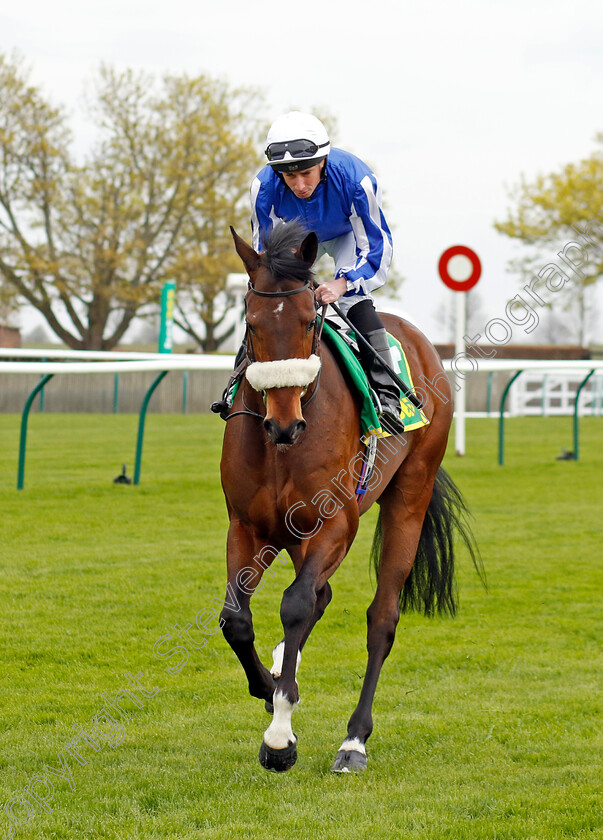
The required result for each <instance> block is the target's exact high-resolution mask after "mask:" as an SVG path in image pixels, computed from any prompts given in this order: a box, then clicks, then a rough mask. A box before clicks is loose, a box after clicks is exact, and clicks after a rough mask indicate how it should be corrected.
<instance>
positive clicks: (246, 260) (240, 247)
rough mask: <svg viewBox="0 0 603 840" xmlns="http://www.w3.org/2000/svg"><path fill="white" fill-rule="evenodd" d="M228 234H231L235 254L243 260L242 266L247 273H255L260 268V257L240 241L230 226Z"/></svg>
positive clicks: (242, 240) (243, 241)
mask: <svg viewBox="0 0 603 840" xmlns="http://www.w3.org/2000/svg"><path fill="white" fill-rule="evenodd" d="M230 232H231V233H232V238H233V239H234V244H235V248H236V251H237V254H238V255H239V256H240V258H241V259H242V260H243V265H244V266H245V268H246V269H247V273H248V274H251V273H252V272H254V271H257V270H258V268H259V266H260V255H259V254H258V253H256V251H254V250H253V248H252V247H251V245H248V244H247V242H245V240H244V239H241V237H240V236H239V234H238V233H237V232H236V230H235V229H234V228H233V226H232V225H231V226H230Z"/></svg>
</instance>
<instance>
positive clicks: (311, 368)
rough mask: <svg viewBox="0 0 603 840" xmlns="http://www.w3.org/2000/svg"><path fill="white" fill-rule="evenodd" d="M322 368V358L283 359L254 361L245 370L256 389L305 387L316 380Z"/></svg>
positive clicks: (313, 356) (248, 379)
mask: <svg viewBox="0 0 603 840" xmlns="http://www.w3.org/2000/svg"><path fill="white" fill-rule="evenodd" d="M319 370H320V359H319V358H318V356H316V355H315V354H312V355H311V356H310V358H309V359H281V360H279V361H276V362H252V364H250V365H249V367H248V368H247V370H246V371H245V376H246V377H247V381H248V382H249V384H250V385H251V387H252V388H255V390H256V391H268V390H270V388H292V387H299V388H304V387H305V386H306V385H309V384H310V382H314V380H315V379H316V376H317V374H318V371H319Z"/></svg>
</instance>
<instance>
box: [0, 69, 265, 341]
mask: <svg viewBox="0 0 603 840" xmlns="http://www.w3.org/2000/svg"><path fill="white" fill-rule="evenodd" d="M258 104H259V97H258V94H257V93H256V92H254V91H251V90H246V89H230V88H229V87H228V86H227V85H226V84H225V83H223V82H221V81H217V80H213V79H210V78H208V77H207V76H198V77H189V76H186V75H182V76H174V75H169V74H168V75H166V76H164V77H163V79H162V80H161V81H160V82H159V83H158V82H156V81H155V80H154V79H152V78H150V77H149V76H146V75H144V74H140V73H134V72H133V71H131V70H127V71H125V72H123V73H118V72H117V71H115V70H114V69H112V68H111V67H107V66H102V67H101V68H100V70H99V72H98V76H97V79H96V83H95V86H94V92H93V94H92V97H91V99H90V100H89V103H88V106H89V113H90V116H91V118H92V119H93V120H94V121H95V123H96V125H97V128H98V132H99V134H98V140H97V142H96V144H95V146H94V148H93V149H92V150H91V152H90V153H89V155H88V156H87V157H86V159H85V160H84V162H83V163H77V162H76V161H75V159H74V157H73V154H72V151H71V134H70V132H69V129H68V127H67V119H66V114H65V112H64V110H63V109H61V108H57V107H55V106H53V105H51V104H49V103H48V102H47V101H46V100H45V99H44V97H43V96H42V93H41V92H40V91H39V90H38V89H37V88H36V87H34V86H32V85H31V84H30V83H29V80H28V73H27V72H26V70H25V69H24V67H23V64H22V62H21V61H20V60H19V59H18V58H16V57H14V56H12V57H10V58H8V57H6V56H2V55H0V273H1V274H2V277H3V280H4V285H6V284H9V285H10V286H11V287H12V288H14V290H15V291H16V292H17V293H18V294H19V295H20V296H21V297H22V298H24V299H25V300H27V301H28V302H29V303H30V304H31V305H32V306H34V307H35V308H36V309H38V310H39V311H40V312H41V313H42V315H43V316H44V317H45V319H46V321H47V322H48V324H49V326H50V327H51V329H52V330H53V332H54V333H55V334H56V335H57V336H58V337H59V338H60V339H61V340H62V341H64V342H65V343H66V344H67V345H68V346H69V347H73V348H76V349H103V350H107V349H111V348H113V347H115V346H116V344H117V343H118V342H119V341H120V339H121V338H122V337H123V335H124V333H125V332H126V330H127V329H128V327H129V326H130V324H131V323H132V320H133V319H134V317H135V316H136V315H138V314H141V313H143V312H144V311H145V309H147V310H148V309H149V307H150V306H151V305H154V304H156V303H157V301H158V298H159V294H160V289H161V286H162V284H163V282H164V281H165V280H166V279H172V278H175V279H177V280H178V281H179V283H180V285H181V287H183V288H184V289H185V290H189V293H190V296H191V298H192V299H193V300H197V301H202V303H203V306H204V307H206V310H207V311H208V312H209V313H211V301H212V300H213V298H214V297H215V295H216V294H217V292H218V291H219V290H220V289H221V288H223V285H224V282H225V278H226V275H227V274H228V273H229V272H230V271H237V270H239V267H238V260H237V258H236V254H234V252H233V249H232V247H231V248H230V249H229V251H228V253H226V252H225V250H224V249H221V247H220V243H222V242H223V241H224V240H225V238H226V237H227V234H228V224H235V225H239V226H240V225H241V224H243V220H245V222H246V220H247V215H248V211H247V207H246V194H247V189H248V184H249V180H250V176H251V173H252V172H253V171H254V170H255V169H256V167H257V163H258V161H257V147H258V143H257V142H256V141H255V139H254V135H255V133H256V130H257V126H256V122H255V116H254V115H255V113H256V112H257V109H258ZM210 269H211V270H210ZM207 324H208V325H209V333H210V334H211V333H212V329H213V326H214V325H213V322H212V321H211V314H210V315H208V320H207ZM222 338H223V336H222ZM211 341H213V342H214V343H215V342H217V341H218V339H217V338H216V336H215V334H212V336H211Z"/></svg>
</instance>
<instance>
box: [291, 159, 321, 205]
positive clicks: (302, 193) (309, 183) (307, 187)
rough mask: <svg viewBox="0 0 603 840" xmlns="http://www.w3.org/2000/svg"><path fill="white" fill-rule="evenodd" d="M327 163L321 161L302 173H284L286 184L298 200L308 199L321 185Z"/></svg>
mask: <svg viewBox="0 0 603 840" xmlns="http://www.w3.org/2000/svg"><path fill="white" fill-rule="evenodd" d="M324 165H325V162H324V160H321V161H320V163H317V164H316V166H311V167H310V168H309V169H304V170H302V172H283V173H282V174H283V178H284V179H285V184H287V186H288V187H289V189H290V190H291V192H292V193H293V194H294V195H295V197H296V198H305V199H308V198H310V196H311V195H312V193H313V192H314V190H315V189H316V187H317V186H318V185H319V184H320V179H321V177H322V170H323V168H324Z"/></svg>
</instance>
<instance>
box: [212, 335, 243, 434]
mask: <svg viewBox="0 0 603 840" xmlns="http://www.w3.org/2000/svg"><path fill="white" fill-rule="evenodd" d="M246 367H247V344H246V343H245V341H244V342H243V343H242V344H241V346H240V347H239V351H238V353H237V355H236V358H235V364H234V371H233V372H232V376H231V377H230V379H229V380H228V385H227V386H226V388H225V389H224V391H223V393H222V399H220V400H216V402H213V403H212V404H211V405H210V407H209V410H210V411H213V413H214V414H219V415H220V417H221V418H222V420H226V418H227V417H228V412H229V411H230V407H231V405H232V402H233V395H232V393H233V391H234V387H235V385H236V384H237V382H239V381H240V380H241V379H242V378H243V374H244V373H245V368H246Z"/></svg>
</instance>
